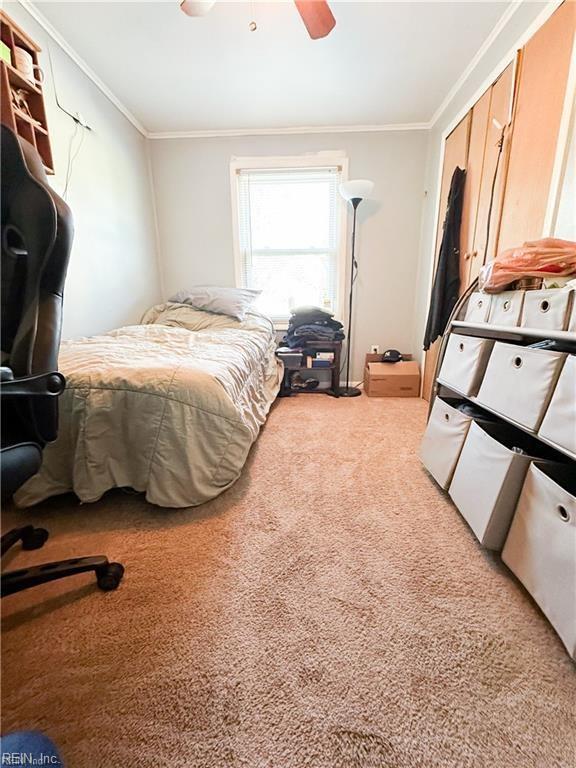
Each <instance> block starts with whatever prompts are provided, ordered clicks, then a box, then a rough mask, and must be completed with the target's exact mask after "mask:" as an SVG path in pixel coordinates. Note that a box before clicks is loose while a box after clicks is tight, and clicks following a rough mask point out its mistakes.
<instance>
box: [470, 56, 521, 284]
mask: <svg viewBox="0 0 576 768" xmlns="http://www.w3.org/2000/svg"><path fill="white" fill-rule="evenodd" d="M513 95H514V63H513V62H512V63H511V64H509V65H508V67H506V69H505V70H504V72H503V73H502V74H501V75H500V77H499V78H498V80H497V81H496V82H495V83H494V85H493V86H492V88H491V95H490V111H489V115H488V123H487V132H486V145H485V149H484V163H483V167H482V180H481V183H480V192H479V196H478V210H477V213H476V228H475V232H474V240H473V244H472V247H471V249H470V250H471V257H470V272H469V275H468V285H470V283H471V282H472V281H473V280H475V279H476V278H477V277H478V273H479V272H480V267H481V266H482V265H483V264H484V263H485V262H486V261H491V260H492V259H493V258H494V256H495V251H496V240H497V237H498V226H499V223H500V212H501V210H502V192H503V189H504V179H505V177H506V173H505V171H506V157H505V152H504V150H503V151H502V153H500V149H499V143H500V140H501V138H502V128H503V127H504V126H506V125H507V123H508V122H509V121H510V115H511V110H512V98H513ZM494 121H496V123H497V124H495V122H494ZM498 126H502V128H500V127H498ZM499 154H500V158H499V157H498V156H499ZM496 171H498V172H497V173H496ZM495 176H496V178H495ZM493 186H494V199H493V202H492V211H491V212H490V198H491V195H492V187H493ZM489 215H490V219H491V221H490V232H489V233H488V216H489ZM487 235H489V242H488V243H487V242H486V236H487Z"/></svg>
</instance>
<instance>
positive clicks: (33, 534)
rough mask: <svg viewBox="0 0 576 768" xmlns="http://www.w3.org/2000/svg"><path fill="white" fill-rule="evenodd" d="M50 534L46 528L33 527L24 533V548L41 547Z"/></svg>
mask: <svg viewBox="0 0 576 768" xmlns="http://www.w3.org/2000/svg"><path fill="white" fill-rule="evenodd" d="M48 536H49V534H48V531H47V530H46V529H45V528H31V530H29V531H28V530H27V531H26V532H25V533H23V534H22V549H27V550H30V549H40V548H41V547H43V546H44V544H45V543H46V542H47V541H48Z"/></svg>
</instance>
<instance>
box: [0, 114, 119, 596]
mask: <svg viewBox="0 0 576 768" xmlns="http://www.w3.org/2000/svg"><path fill="white" fill-rule="evenodd" d="M1 128H2V143H1V153H2V154H1V174H2V175H1V182H2V192H1V195H2V197H1V206H2V221H1V225H2V262H1V272H2V274H1V278H2V328H1V337H2V365H1V368H0V372H1V378H0V403H1V407H2V425H1V443H0V476H1V482H2V494H1V495H2V502H5V501H7V500H9V499H10V498H11V497H12V495H13V494H14V493H15V492H16V491H17V490H18V488H20V486H22V485H23V484H24V483H25V482H26V481H27V480H28V479H29V478H30V477H32V475H34V474H36V472H38V470H39V469H40V465H41V463H42V451H43V449H44V446H45V445H46V443H48V442H50V441H52V440H55V439H56V437H57V434H58V397H59V396H60V395H61V394H62V392H63V391H64V388H65V385H66V382H65V379H64V376H62V374H61V373H58V349H59V346H60V333H61V325H62V294H63V289H64V281H65V278H66V270H67V268H68V259H69V255H70V248H71V245H72V238H73V225H72V214H71V212H70V209H69V208H68V206H67V205H66V203H65V202H64V200H62V199H61V198H60V197H59V196H58V195H57V194H56V193H55V192H54V190H53V189H52V188H51V187H50V186H49V184H48V179H47V178H46V174H45V172H44V168H43V166H42V161H41V159H40V157H39V155H38V153H37V152H36V150H35V149H34V147H33V146H32V145H31V144H29V143H28V142H27V141H25V140H24V139H22V138H18V137H17V136H15V135H14V133H12V131H11V130H10V129H9V128H7V127H6V126H4V125H2V126H1ZM47 538H48V531H46V530H44V529H43V528H34V527H33V526H31V525H27V526H24V527H22V528H15V529H13V530H11V531H9V532H8V533H6V534H5V535H4V536H2V540H1V555H4V554H5V552H6V551H7V550H8V549H10V547H12V546H13V545H14V544H16V543H17V542H18V541H22V546H23V548H24V549H38V548H40V547H42V546H43V544H44V543H45V542H46V540H47ZM87 571H94V572H95V574H96V579H97V582H98V586H99V587H100V588H101V589H104V590H111V589H116V588H117V587H118V585H119V584H120V581H121V579H122V576H123V574H124V568H123V566H122V565H121V564H120V563H111V562H109V561H108V558H106V557H104V556H102V555H99V556H97V557H76V558H73V559H71V560H62V561H60V562H55V563H45V564H43V565H40V566H36V567H34V568H22V569H20V570H18V571H11V572H9V573H3V574H2V577H1V584H2V596H5V595H10V594H12V593H13V592H19V591H21V590H23V589H28V588H29V587H34V586H36V585H37V584H44V583H46V582H48V581H54V580H55V579H62V578H65V577H67V576H73V575H75V574H77V573H84V572H87Z"/></svg>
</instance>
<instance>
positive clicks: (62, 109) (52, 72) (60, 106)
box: [47, 45, 92, 131]
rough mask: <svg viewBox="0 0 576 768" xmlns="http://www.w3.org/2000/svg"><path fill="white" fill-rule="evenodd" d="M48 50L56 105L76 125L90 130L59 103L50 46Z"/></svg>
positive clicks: (89, 129)
mask: <svg viewBox="0 0 576 768" xmlns="http://www.w3.org/2000/svg"><path fill="white" fill-rule="evenodd" d="M47 51H48V63H49V64H50V76H51V78H52V90H53V91H54V101H55V102H56V106H57V107H58V109H59V110H60V111H61V112H64V114H65V115H68V117H71V118H72V120H74V122H75V123H77V124H78V125H81V126H82V128H86V130H87V131H91V130H92V128H90V126H89V125H84V124H83V123H82V121H81V120H79V119H78V117H77V116H76V115H73V114H72V112H68V110H67V109H66V108H65V107H63V106H62V104H60V101H59V99H58V90H57V89H56V77H55V76H54V64H53V63H52V52H51V50H50V46H49V45H48V46H47Z"/></svg>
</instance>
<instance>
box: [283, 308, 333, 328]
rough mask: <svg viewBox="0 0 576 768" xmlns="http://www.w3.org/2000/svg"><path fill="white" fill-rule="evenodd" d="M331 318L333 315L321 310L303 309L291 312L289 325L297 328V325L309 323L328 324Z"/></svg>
mask: <svg viewBox="0 0 576 768" xmlns="http://www.w3.org/2000/svg"><path fill="white" fill-rule="evenodd" d="M332 317H333V315H332V313H331V312H326V311H325V310H323V309H320V308H316V307H304V308H302V309H297V310H294V311H293V312H292V316H291V318H290V324H291V325H293V326H294V327H298V326H299V325H308V324H310V323H321V322H328V321H330V320H332Z"/></svg>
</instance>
